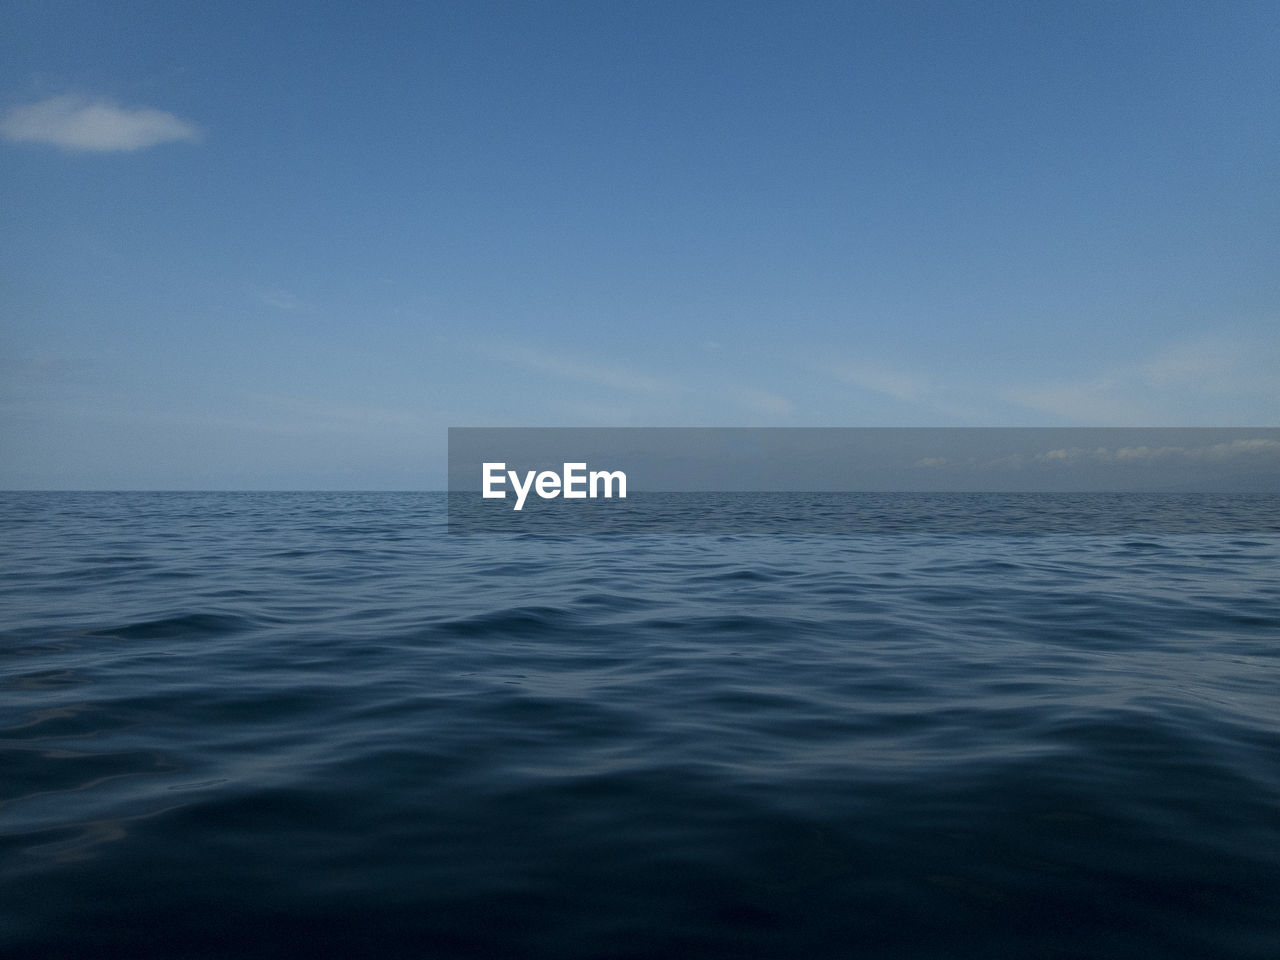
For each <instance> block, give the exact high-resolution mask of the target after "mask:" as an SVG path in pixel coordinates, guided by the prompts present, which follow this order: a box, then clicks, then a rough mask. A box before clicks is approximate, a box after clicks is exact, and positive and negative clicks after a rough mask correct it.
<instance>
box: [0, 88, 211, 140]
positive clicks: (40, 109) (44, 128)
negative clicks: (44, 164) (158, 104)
mask: <svg viewBox="0 0 1280 960" xmlns="http://www.w3.org/2000/svg"><path fill="white" fill-rule="evenodd" d="M0 135H3V136H4V138H5V139H6V140H10V141H13V142H15V143H44V144H51V145H53V146H56V147H62V148H63V149H65V150H82V151H87V152H94V153H113V152H114V153H120V152H128V151H133V150H142V149H145V148H147V147H154V146H157V145H158V144H161V143H172V142H176V141H184V140H185V141H195V140H199V139H200V136H201V132H200V129H199V128H198V127H196V126H195V125H194V124H192V123H188V122H187V121H186V120H182V119H180V118H179V117H176V116H174V115H173V114H172V113H166V112H165V111H163V110H154V109H151V108H149V107H122V106H120V105H119V104H116V103H114V102H113V101H110V100H106V99H92V98H89V97H83V96H78V95H76V94H63V95H62V96H57V97H50V98H48V99H47V100H41V101H38V102H37V103H29V104H26V105H25V106H19V107H13V108H12V109H11V110H9V111H8V112H7V113H6V114H5V115H4V118H3V119H2V120H0Z"/></svg>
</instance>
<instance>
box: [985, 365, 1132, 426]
mask: <svg viewBox="0 0 1280 960" xmlns="http://www.w3.org/2000/svg"><path fill="white" fill-rule="evenodd" d="M1130 387H1132V384H1131V383H1129V384H1126V381H1124V380H1121V379H1119V378H1112V377H1100V378H1098V379H1095V380H1083V381H1078V382H1075V383H1048V384H1042V385H1039V386H1034V387H1015V388H1014V389H1012V390H1010V391H1009V398H1010V399H1011V400H1013V402H1014V403H1017V404H1018V405H1020V406H1023V407H1027V408H1029V409H1031V410H1038V411H1040V412H1041V413H1048V414H1052V415H1053V416H1055V417H1061V418H1062V419H1064V420H1070V421H1072V422H1074V423H1077V424H1089V425H1097V426H1104V427H1119V426H1142V425H1150V422H1151V421H1152V419H1153V416H1152V414H1151V412H1150V410H1149V409H1148V408H1147V406H1146V404H1145V403H1144V402H1143V401H1142V400H1140V399H1139V395H1141V396H1143V398H1144V399H1145V395H1142V394H1141V392H1140V391H1139V392H1138V395H1135V391H1134V390H1132V389H1130Z"/></svg>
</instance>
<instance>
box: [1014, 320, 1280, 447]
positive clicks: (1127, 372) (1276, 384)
mask: <svg viewBox="0 0 1280 960" xmlns="http://www.w3.org/2000/svg"><path fill="white" fill-rule="evenodd" d="M1276 369H1280V368H1277V367H1276V366H1275V348H1274V346H1271V345H1268V344H1266V343H1253V344H1250V343H1246V342H1243V341H1232V340H1227V339H1223V338H1210V339H1199V340H1189V341H1182V342H1177V343H1171V344H1168V345H1166V346H1165V347H1163V348H1161V349H1160V350H1157V351H1156V352H1154V353H1152V354H1150V355H1148V356H1147V357H1145V358H1143V359H1139V360H1135V361H1130V362H1127V363H1125V362H1119V363H1115V364H1113V365H1111V366H1110V367H1108V368H1106V369H1104V370H1099V371H1097V372H1096V373H1095V374H1094V375H1093V376H1087V377H1081V378H1080V379H1077V380H1060V381H1054V382H1049V383H1039V384H1034V385H1022V386H1014V387H1011V388H1010V389H1008V390H1007V391H1006V396H1007V398H1008V399H1009V400H1011V401H1012V402H1013V403H1015V404H1017V405H1018V406H1021V407H1023V408H1026V409H1030V410H1035V411H1038V412H1040V413H1047V414H1050V415H1052V416H1054V417H1058V418H1061V419H1063V420H1067V421H1070V422H1072V423H1075V424H1096V425H1099V426H1154V425H1156V424H1158V423H1162V422H1163V423H1171V424H1179V425H1188V424H1190V423H1203V422H1212V423H1217V422H1220V421H1224V420H1225V421H1226V422H1230V421H1233V420H1238V419H1239V417H1240V415H1239V412H1238V411H1241V410H1245V409H1248V410H1251V411H1257V410H1258V409H1260V408H1261V409H1263V410H1272V409H1275V402H1274V398H1275V397H1277V396H1280V376H1277V374H1276V372H1275V371H1276ZM1245 419H1247V420H1258V419H1263V420H1265V419H1270V416H1269V415H1266V416H1262V417H1260V416H1259V415H1258V414H1257V413H1256V412H1253V413H1251V414H1249V415H1247V416H1246V417H1245Z"/></svg>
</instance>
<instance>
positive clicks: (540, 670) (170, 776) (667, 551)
mask: <svg viewBox="0 0 1280 960" xmlns="http://www.w3.org/2000/svg"><path fill="white" fill-rule="evenodd" d="M974 496H975V497H985V498H986V499H983V500H981V502H978V501H975V509H981V510H982V511H985V514H984V515H986V516H992V515H999V513H1000V511H1001V510H1002V509H1004V507H1003V506H1002V501H1001V499H1000V495H998V494H989V495H974ZM1024 506H1025V504H1023V506H1020V507H1019V508H1018V509H1023V507H1024ZM1220 506H1221V504H1220V503H1218V502H1217V501H1216V500H1215V498H1214V497H1205V498H1201V499H1199V500H1197V501H1195V502H1194V503H1188V504H1187V505H1185V507H1184V509H1185V510H1188V511H1194V510H1203V511H1205V512H1206V517H1210V516H1211V515H1213V514H1214V513H1215V511H1216V510H1218V509H1219V507H1220ZM830 508H831V505H830V503H829V502H828V503H827V504H826V505H825V506H824V509H828V510H829V509H830ZM1230 509H1231V510H1232V511H1235V512H1234V514H1233V515H1234V516H1239V510H1240V501H1239V500H1238V499H1237V500H1235V501H1232V505H1231V508H1230ZM1248 509H1249V510H1250V511H1252V512H1253V513H1254V515H1255V516H1256V521H1257V522H1256V526H1254V527H1252V528H1249V527H1247V526H1246V527H1241V525H1239V524H1236V526H1235V527H1234V528H1233V530H1232V532H1227V533H1223V532H1212V531H1213V530H1214V527H1213V524H1212V523H1209V522H1206V523H1205V524H1204V525H1203V529H1204V530H1206V531H1210V532H1176V533H1171V532H1167V530H1165V529H1157V530H1154V531H1148V530H1144V529H1143V528H1142V527H1141V526H1140V525H1138V526H1136V527H1133V528H1131V529H1127V530H1125V531H1123V532H1089V531H1088V530H1084V531H1082V532H1067V533H1062V532H1040V531H1037V529H1036V527H1035V525H1034V524H1033V523H1028V524H1023V525H1022V526H1021V527H1019V528H1017V529H1015V530H1014V531H1013V532H1009V533H997V534H990V533H988V534H981V533H964V532H959V533H957V532H928V531H925V532H913V533H868V534H856V533H854V534H850V533H841V534H823V533H787V532H779V533H732V532H727V533H697V532H693V533H679V532H675V533H673V532H658V533H644V532H639V533H634V532H632V533H625V534H617V535H601V534H595V535H579V534H574V533H572V532H568V533H563V532H562V533H554V534H542V533H497V534H489V533H480V534H466V533H457V532H454V533H451V532H449V528H448V516H447V514H448V511H447V506H446V495H445V494H443V493H352V492H343V493H285V492H279V493H276V492H272V493H189V492H187V493H98V492H95V493H68V492H39V493H20V492H8V493H3V494H0V574H2V575H0V956H4V957H8V958H90V957H92V958H104V957H131V958H152V957H155V958H161V957H163V958H187V957H200V958H204V957H208V958H213V957H219V958H222V957H228V958H266V957H316V956H321V957H327V956H335V957H369V958H391V957H397V958H398V957H414V958H454V957H458V958H504V960H505V958H511V960H521V958H569V960H572V958H618V960H622V958H650V957H673V958H674V957H678V958H702V957H706V958H734V960H742V958H756V957H760V958H815V960H817V958H881V957H884V958H930V960H932V958H970V957H973V958H979V957H981V958H991V957H1007V958H1015V957H1016V958H1022V957H1027V958H1129V957H1133V958H1138V957H1141V958H1144V960H1146V958H1152V957H1158V958H1163V960H1169V958H1197V960H1200V958H1242V960H1243V958H1256V960H1263V958H1265V960H1274V958H1275V957H1277V956H1280V497H1277V496H1272V495H1258V496H1256V497H1254V498H1253V499H1252V500H1251V501H1250V502H1249V504H1248ZM1050 512H1051V511H1050ZM1193 519H1194V516H1193ZM1196 527H1197V524H1195V523H1191V524H1189V525H1188V526H1187V529H1192V530H1194V529H1196Z"/></svg>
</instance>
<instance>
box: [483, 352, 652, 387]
mask: <svg viewBox="0 0 1280 960" xmlns="http://www.w3.org/2000/svg"><path fill="white" fill-rule="evenodd" d="M501 355H502V358H503V359H504V360H506V361H507V362H508V363H513V364H516V365H517V366H522V367H525V368H526V369H529V370H535V371H537V372H539V373H546V374H551V375H552V376H555V377H561V378H563V379H565V380H574V381H577V382H578V383H590V384H595V385H596V386H601V387H608V388H610V389H611V390H622V391H626V392H628V393H641V394H662V395H669V394H671V393H673V392H674V391H675V390H676V389H677V387H676V385H675V384H673V383H672V382H670V381H669V380H663V379H661V378H659V377H651V376H649V375H648V374H644V373H639V372H637V371H635V370H630V369H627V368H626V367H621V366H616V365H613V364H609V363H600V362H597V361H593V360H581V359H576V358H570V357H561V356H556V355H554V354H550V353H547V352H545V351H543V350H535V349H533V348H531V347H506V348H504V349H502V350H501Z"/></svg>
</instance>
